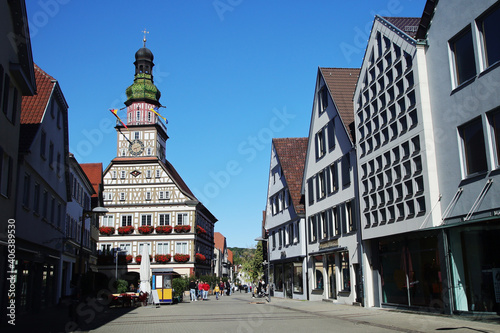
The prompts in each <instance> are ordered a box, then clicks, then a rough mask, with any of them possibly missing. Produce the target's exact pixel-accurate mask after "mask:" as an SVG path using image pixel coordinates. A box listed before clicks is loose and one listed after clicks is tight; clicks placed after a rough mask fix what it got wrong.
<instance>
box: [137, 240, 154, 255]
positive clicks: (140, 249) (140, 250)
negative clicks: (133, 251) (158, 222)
mask: <svg viewBox="0 0 500 333" xmlns="http://www.w3.org/2000/svg"><path fill="white" fill-rule="evenodd" d="M144 246H147V247H148V252H149V255H151V243H139V252H138V253H137V254H138V255H142V251H143V248H144Z"/></svg>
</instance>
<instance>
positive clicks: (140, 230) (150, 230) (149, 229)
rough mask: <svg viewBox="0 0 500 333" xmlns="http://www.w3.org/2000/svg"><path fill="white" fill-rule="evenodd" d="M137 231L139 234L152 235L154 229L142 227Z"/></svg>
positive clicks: (147, 226) (148, 226) (149, 226)
mask: <svg viewBox="0 0 500 333" xmlns="http://www.w3.org/2000/svg"><path fill="white" fill-rule="evenodd" d="M137 230H139V233H141V234H143V235H147V234H150V233H152V232H153V230H154V228H153V226H151V225H141V226H140V227H139V228H137Z"/></svg>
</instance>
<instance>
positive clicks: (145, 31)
mask: <svg viewBox="0 0 500 333" xmlns="http://www.w3.org/2000/svg"><path fill="white" fill-rule="evenodd" d="M142 32H143V33H144V38H143V40H142V41H143V42H144V47H146V34H149V31H147V30H146V29H144V30H143V31H142Z"/></svg>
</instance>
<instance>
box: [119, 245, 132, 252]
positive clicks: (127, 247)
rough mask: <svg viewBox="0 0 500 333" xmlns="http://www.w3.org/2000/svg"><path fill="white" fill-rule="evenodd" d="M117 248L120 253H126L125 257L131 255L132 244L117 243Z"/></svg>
mask: <svg viewBox="0 0 500 333" xmlns="http://www.w3.org/2000/svg"><path fill="white" fill-rule="evenodd" d="M118 248H119V249H120V251H121V252H126V254H127V255H129V254H132V244H131V243H119V244H118Z"/></svg>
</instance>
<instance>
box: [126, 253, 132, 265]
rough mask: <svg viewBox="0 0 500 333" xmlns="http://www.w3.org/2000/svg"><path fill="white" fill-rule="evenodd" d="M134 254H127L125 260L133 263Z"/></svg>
mask: <svg viewBox="0 0 500 333" xmlns="http://www.w3.org/2000/svg"><path fill="white" fill-rule="evenodd" d="M132 258H133V257H132V255H131V254H127V256H126V257H125V260H126V261H127V263H131V262H132Z"/></svg>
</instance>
